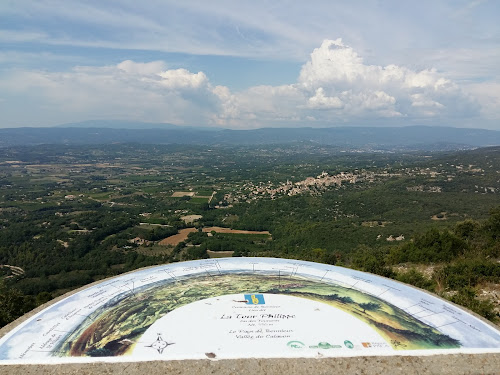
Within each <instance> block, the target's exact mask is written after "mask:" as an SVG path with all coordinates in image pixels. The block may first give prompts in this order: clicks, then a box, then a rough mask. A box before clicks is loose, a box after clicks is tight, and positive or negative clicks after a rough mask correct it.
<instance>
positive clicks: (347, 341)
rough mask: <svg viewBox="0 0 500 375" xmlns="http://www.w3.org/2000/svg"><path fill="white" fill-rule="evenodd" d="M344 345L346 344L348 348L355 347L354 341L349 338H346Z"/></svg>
mask: <svg viewBox="0 0 500 375" xmlns="http://www.w3.org/2000/svg"><path fill="white" fill-rule="evenodd" d="M344 345H345V347H346V348H348V349H352V348H354V345H353V343H352V342H350V341H349V340H345V341H344Z"/></svg>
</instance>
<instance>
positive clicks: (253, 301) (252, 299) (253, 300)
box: [245, 294, 266, 305]
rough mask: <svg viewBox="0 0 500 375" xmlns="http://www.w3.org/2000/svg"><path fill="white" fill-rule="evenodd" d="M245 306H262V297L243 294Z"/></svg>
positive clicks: (263, 302) (260, 295)
mask: <svg viewBox="0 0 500 375" xmlns="http://www.w3.org/2000/svg"><path fill="white" fill-rule="evenodd" d="M245 299H246V300H247V305H264V304H265V303H266V302H265V301H264V295H262V294H245Z"/></svg>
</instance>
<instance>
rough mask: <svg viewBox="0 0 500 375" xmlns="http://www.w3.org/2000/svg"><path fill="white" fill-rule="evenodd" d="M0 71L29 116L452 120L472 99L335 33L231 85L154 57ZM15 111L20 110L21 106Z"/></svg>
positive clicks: (285, 121)
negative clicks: (291, 65) (278, 80)
mask: <svg viewBox="0 0 500 375" xmlns="http://www.w3.org/2000/svg"><path fill="white" fill-rule="evenodd" d="M2 78H3V79H2V87H0V95H2V97H9V95H13V94H14V96H16V95H17V96H23V95H24V98H25V103H24V104H26V105H29V106H30V113H31V114H32V115H33V116H34V118H36V117H40V118H42V117H45V118H57V114H59V115H60V116H59V118H60V119H61V120H59V121H56V122H63V120H62V119H65V120H69V121H75V120H85V119H89V118H118V119H124V118H126V119H134V120H143V121H160V122H173V123H178V124H190V125H219V126H227V127H234V128H251V127H260V126H314V125H315V124H318V125H325V124H330V125H335V124H349V123H356V124H362V123H367V124H370V123H374V122H378V123H384V122H390V121H396V120H397V121H400V122H399V123H394V122H393V123H392V124H401V125H404V124H413V123H416V124H418V123H420V121H424V122H425V121H426V122H425V123H429V121H434V122H435V123H439V124H441V125H453V122H449V121H451V120H453V119H462V118H467V117H473V116H476V115H477V113H478V108H479V107H478V106H477V104H476V103H475V101H474V100H473V99H472V98H471V96H469V95H467V94H465V93H464V92H463V91H462V90H461V88H460V87H459V86H458V85H457V84H456V83H454V82H453V81H451V80H449V79H447V78H446V77H445V76H444V75H443V74H441V73H439V72H438V71H436V70H435V69H432V68H431V69H424V70H420V71H415V70H411V69H409V68H407V67H403V66H397V65H394V64H392V65H387V66H379V65H370V64H366V63H365V62H364V61H363V58H362V57H360V56H359V55H358V54H357V52H356V51H354V49H353V48H351V47H349V46H348V45H346V44H344V43H343V42H342V40H341V39H337V40H325V41H324V42H323V43H322V44H321V46H320V47H318V48H316V49H314V51H313V52H312V53H311V55H310V58H309V60H308V61H307V62H306V63H305V64H304V65H303V66H302V69H301V71H300V74H299V75H298V77H297V80H296V82H291V83H290V84H285V85H280V86H270V85H261V86H254V87H250V88H248V89H246V90H243V91H239V92H232V91H231V90H230V89H229V88H228V87H226V86H216V85H213V84H212V83H211V82H210V80H209V78H208V77H207V75H206V74H205V73H204V72H202V71H200V72H191V71H189V70H186V69H182V68H181V69H167V64H166V63H165V62H163V61H152V62H135V61H131V60H126V61H123V62H121V63H119V64H117V65H109V66H101V67H95V66H77V67H74V68H73V69H71V70H70V71H66V72H45V71H21V70H18V71H13V72H10V73H9V75H8V76H7V75H6V76H4V77H2ZM2 105H6V106H8V105H9V103H4V104H2ZM9 111H10V112H13V111H15V107H14V106H12V105H11V106H10V107H9ZM18 115H19V116H20V117H22V116H23V115H24V113H23V111H22V109H21V107H20V108H19V113H18ZM51 116H52V117H51ZM403 120H404V121H405V122H404V123H403V122H401V121H403Z"/></svg>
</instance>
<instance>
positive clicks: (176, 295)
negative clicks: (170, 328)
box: [53, 271, 461, 357]
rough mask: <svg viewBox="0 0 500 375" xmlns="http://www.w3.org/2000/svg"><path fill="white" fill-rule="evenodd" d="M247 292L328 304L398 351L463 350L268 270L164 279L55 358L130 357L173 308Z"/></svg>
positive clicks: (369, 306)
mask: <svg viewBox="0 0 500 375" xmlns="http://www.w3.org/2000/svg"><path fill="white" fill-rule="evenodd" d="M246 293H262V294H283V295H288V296H293V297H299V298H305V299H309V300H314V301H318V302H322V303H325V304H328V305H330V306H333V307H335V308H338V309H340V310H342V311H345V312H347V313H349V314H351V315H353V316H355V317H356V318H358V319H359V320H360V321H362V322H364V323H366V324H368V325H369V326H370V327H372V328H373V329H374V330H375V331H376V332H377V333H379V334H380V335H381V336H382V337H383V338H384V339H385V340H386V342H387V343H388V344H389V345H391V346H392V347H393V348H394V349H405V350H408V349H447V348H459V347H460V346H461V345H460V342H459V341H458V340H456V339H454V338H452V337H450V336H448V335H445V334H443V333H441V332H439V331H438V330H436V329H435V328H433V327H431V326H429V325H427V324H425V323H423V322H421V321H419V320H418V319H416V318H414V317H413V316H412V315H410V314H408V313H407V312H405V311H403V310H402V309H400V308H398V307H396V306H394V305H393V304H391V303H389V302H387V301H385V300H383V299H381V298H378V297H376V296H373V295H370V294H368V293H363V292H361V291H359V290H356V289H351V288H346V287H343V286H340V285H337V284H332V283H327V282H323V281H318V280H313V279H311V278H307V277H303V276H298V275H295V276H288V277H286V278H283V277H280V276H278V275H275V274H269V273H266V272H260V273H248V272H241V271H231V272H224V273H221V274H219V275H217V276H208V275H200V276H194V277H193V276H191V277H185V278H178V279H177V280H175V281H174V280H163V281H159V282H156V283H153V284H149V285H147V286H144V287H143V288H140V289H137V290H135V291H134V292H133V293H127V295H125V296H123V295H119V296H117V297H115V298H114V299H112V300H110V301H109V302H107V303H106V304H105V305H103V306H102V307H100V308H99V309H97V310H96V311H95V312H93V313H92V314H91V315H89V316H88V317H87V319H85V320H84V321H83V322H82V324H80V326H79V327H77V329H75V330H74V331H73V332H72V333H71V334H69V335H68V336H67V337H66V338H65V339H64V340H62V341H61V342H60V344H59V345H58V346H57V347H56V348H55V349H54V350H53V355H56V356H72V357H73V356H92V357H111V356H121V355H129V354H131V353H132V351H133V349H134V347H135V345H136V344H137V342H138V341H139V340H140V337H141V336H142V334H143V333H144V332H145V331H146V330H147V329H148V328H149V327H150V326H151V325H152V324H153V323H155V321H157V320H158V319H160V318H162V317H164V316H165V315H166V314H168V313H169V312H171V311H173V310H174V309H176V308H179V307H182V306H185V305H187V304H189V303H192V302H195V301H200V300H203V299H207V298H212V297H217V296H222V295H229V294H241V295H243V294H246ZM332 324H335V322H332Z"/></svg>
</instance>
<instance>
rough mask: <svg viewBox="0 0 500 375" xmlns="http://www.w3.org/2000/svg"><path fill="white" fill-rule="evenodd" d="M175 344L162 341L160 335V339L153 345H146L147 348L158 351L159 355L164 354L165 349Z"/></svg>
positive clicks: (159, 334) (159, 335)
mask: <svg viewBox="0 0 500 375" xmlns="http://www.w3.org/2000/svg"><path fill="white" fill-rule="evenodd" d="M173 344H174V343H173V342H166V341H165V340H163V339H162V337H161V333H158V337H157V338H156V341H154V342H153V343H152V344H151V345H146V348H154V349H156V350H158V353H159V354H162V353H163V349H165V348H166V347H167V346H169V345H173Z"/></svg>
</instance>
